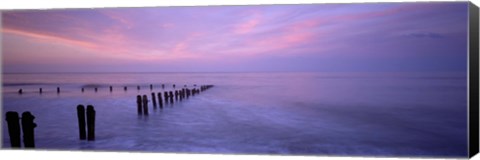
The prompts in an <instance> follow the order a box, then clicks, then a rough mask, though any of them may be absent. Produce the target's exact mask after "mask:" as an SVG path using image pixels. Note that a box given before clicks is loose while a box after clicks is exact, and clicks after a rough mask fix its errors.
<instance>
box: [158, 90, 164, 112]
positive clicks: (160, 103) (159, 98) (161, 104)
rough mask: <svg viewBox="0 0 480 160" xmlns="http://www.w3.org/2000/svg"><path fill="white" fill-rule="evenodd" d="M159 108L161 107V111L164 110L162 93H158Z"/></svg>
mask: <svg viewBox="0 0 480 160" xmlns="http://www.w3.org/2000/svg"><path fill="white" fill-rule="evenodd" d="M157 94H158V106H159V107H160V109H162V108H163V102H162V93H160V92H158V93H157Z"/></svg>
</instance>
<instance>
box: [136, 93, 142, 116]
mask: <svg viewBox="0 0 480 160" xmlns="http://www.w3.org/2000/svg"><path fill="white" fill-rule="evenodd" d="M137 111H138V115H142V96H140V95H137Z"/></svg>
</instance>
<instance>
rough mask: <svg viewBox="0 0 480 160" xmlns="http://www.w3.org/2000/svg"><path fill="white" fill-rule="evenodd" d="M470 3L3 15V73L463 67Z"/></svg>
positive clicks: (253, 7)
mask: <svg viewBox="0 0 480 160" xmlns="http://www.w3.org/2000/svg"><path fill="white" fill-rule="evenodd" d="M467 7H468V3H467V2H455V3H369V4H368V3H367V4H317V5H264V6H211V7H157V8H111V9H68V10H27V11H4V12H2V25H3V26H2V47H3V48H2V58H3V62H2V63H3V71H4V72H178V71H180V72H202V71H207V72H217V71H221V72H238V71H325V72H338V71H341V72H357V71H359V72H370V71H373V72H376V71H387V72H394V71H466V65H467V64H466V62H467V21H468V20H467V18H468V15H467Z"/></svg>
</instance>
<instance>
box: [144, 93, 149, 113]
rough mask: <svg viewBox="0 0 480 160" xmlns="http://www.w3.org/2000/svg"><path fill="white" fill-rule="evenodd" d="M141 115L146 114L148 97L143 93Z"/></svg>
mask: <svg viewBox="0 0 480 160" xmlns="http://www.w3.org/2000/svg"><path fill="white" fill-rule="evenodd" d="M143 115H146V116H148V99H147V95H143Z"/></svg>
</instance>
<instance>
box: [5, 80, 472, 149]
mask: <svg viewBox="0 0 480 160" xmlns="http://www.w3.org/2000/svg"><path fill="white" fill-rule="evenodd" d="M466 82H467V81H466V76H465V74H461V73H436V74H413V73H398V74H366V73H336V74H332V73H137V74H134V73H132V74H127V73H115V74H3V108H2V109H3V110H2V112H3V113H2V114H3V115H5V113H6V112H7V111H17V112H19V113H20V114H21V113H22V112H24V111H30V112H32V114H33V115H34V116H35V117H36V119H35V122H36V123H37V125H38V127H37V128H36V129H35V139H36V146H37V148H38V149H61V150H103V151H105V150H109V151H110V150H112V151H149V152H150V151H152V152H191V153H240V154H244V153H247V154H309V155H310V154H314V155H363V156H429V157H430V156H453V157H460V156H466V155H467V126H466V125H467V115H466V114H467V107H466V106H467V86H466ZM149 84H155V87H154V89H153V92H158V91H162V92H163V91H164V90H167V91H169V90H172V84H176V85H177V88H179V87H183V85H188V87H189V88H192V87H193V84H198V85H200V84H213V85H215V87H213V88H211V89H210V90H207V91H205V92H202V93H201V94H200V95H198V96H194V97H190V98H189V99H188V100H184V101H182V102H179V103H175V104H173V105H168V106H166V107H165V108H164V109H162V110H160V109H157V110H153V109H152V106H151V103H150V104H149V105H150V109H149V110H150V115H149V116H148V117H145V116H138V115H137V109H136V95H138V94H148V95H150V93H151V92H152V91H150V89H149V87H148V85H149ZM160 84H165V86H166V88H165V89H161V87H160ZM109 85H113V87H114V91H113V92H109V90H108V86H109ZM137 85H141V86H142V89H141V90H140V91H138V90H137V89H136V86H137ZM57 86H59V87H61V90H62V92H61V93H60V94H57V93H56V87H57ZM82 86H83V87H86V88H85V92H84V93H82V92H81V87H82ZM92 86H98V87H99V90H98V92H97V93H95V92H94V90H93V88H92ZM123 86H129V88H128V91H126V92H125V91H123ZM40 87H42V88H43V91H44V93H43V94H41V95H40V94H39V93H38V88H40ZM20 88H22V89H23V90H24V94H22V95H19V94H17V91H18V89H20ZM149 98H150V96H149ZM78 104H84V105H87V104H92V105H94V106H95V110H96V112H97V118H96V119H97V123H96V141H94V142H87V141H80V140H79V139H78V126H77V118H76V106H77V105H78ZM2 123H3V128H2V132H3V147H4V148H9V147H10V141H9V138H8V131H7V127H6V122H5V120H4V118H2Z"/></svg>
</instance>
